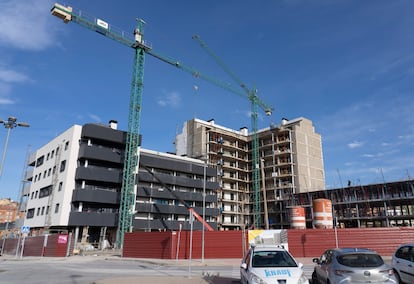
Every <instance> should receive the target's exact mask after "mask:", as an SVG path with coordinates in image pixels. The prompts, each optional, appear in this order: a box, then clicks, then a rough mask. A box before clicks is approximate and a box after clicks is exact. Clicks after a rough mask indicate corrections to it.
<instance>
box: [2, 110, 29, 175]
mask: <svg viewBox="0 0 414 284" xmlns="http://www.w3.org/2000/svg"><path fill="white" fill-rule="evenodd" d="M0 123H3V124H4V127H5V128H7V136H6V143H4V148H3V156H2V158H1V164H0V177H1V175H2V173H3V166H4V160H5V159H6V152H7V144H9V137H10V130H11V129H13V128H15V127H17V126H22V127H29V126H30V125H29V124H28V123H26V122H17V118H16V117H14V116H10V117H9V118H8V119H7V120H2V119H1V120H0Z"/></svg>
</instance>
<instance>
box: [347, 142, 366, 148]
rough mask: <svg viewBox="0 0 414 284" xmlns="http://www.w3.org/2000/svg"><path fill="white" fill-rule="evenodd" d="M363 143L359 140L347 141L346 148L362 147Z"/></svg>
mask: <svg viewBox="0 0 414 284" xmlns="http://www.w3.org/2000/svg"><path fill="white" fill-rule="evenodd" d="M363 145H364V143H363V142H360V141H354V142H351V143H348V148H351V149H355V148H360V147H362V146H363Z"/></svg>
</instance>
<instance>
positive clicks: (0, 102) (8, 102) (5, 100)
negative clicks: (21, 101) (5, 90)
mask: <svg viewBox="0 0 414 284" xmlns="http://www.w3.org/2000/svg"><path fill="white" fill-rule="evenodd" d="M12 104H14V101H13V100H11V99H8V98H0V105H12Z"/></svg>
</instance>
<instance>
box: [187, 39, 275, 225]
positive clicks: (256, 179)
mask: <svg viewBox="0 0 414 284" xmlns="http://www.w3.org/2000/svg"><path fill="white" fill-rule="evenodd" d="M193 39H194V40H196V41H197V42H198V43H199V44H200V46H201V47H202V48H203V49H204V50H205V51H206V52H207V53H208V54H209V55H210V56H211V57H212V58H213V59H214V60H215V61H216V63H217V64H218V65H219V66H220V67H221V68H222V69H223V70H224V71H225V72H226V73H227V74H228V75H229V76H230V77H231V78H232V79H233V80H234V81H235V83H237V85H238V86H240V87H241V89H242V90H243V91H241V92H238V93H237V94H239V95H241V96H242V97H244V98H247V99H248V100H249V101H250V103H251V114H250V116H251V123H252V133H253V140H252V164H251V167H252V168H251V169H252V189H253V214H254V225H255V227H256V228H260V227H261V225H262V224H261V221H260V220H261V219H260V212H261V207H260V204H261V200H260V157H259V137H258V135H257V117H258V108H259V107H260V108H261V109H262V110H263V111H264V112H265V114H266V115H268V116H269V115H271V114H272V111H273V108H272V107H270V106H269V105H267V104H265V103H264V102H263V101H262V100H261V99H260V98H259V97H258V96H257V90H256V89H254V88H252V89H249V88H248V87H247V86H246V84H244V83H243V82H242V81H241V80H240V79H239V78H238V77H237V76H236V75H235V74H234V73H233V72H232V71H231V70H230V68H229V67H228V66H227V65H226V64H225V63H224V62H223V61H222V60H221V59H220V58H219V57H218V56H217V54H216V53H214V51H213V50H212V49H210V48H209V47H208V46H207V44H206V43H205V42H204V41H203V40H202V39H201V38H200V36H198V35H194V36H193ZM265 202H266V201H265Z"/></svg>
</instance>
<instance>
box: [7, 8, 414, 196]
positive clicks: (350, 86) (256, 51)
mask: <svg viewBox="0 0 414 284" xmlns="http://www.w3.org/2000/svg"><path fill="white" fill-rule="evenodd" d="M53 3H54V2H53V1H49V0H25V1H18V0H3V1H1V2H0V10H1V11H2V13H1V15H0V54H1V55H2V56H0V118H2V119H7V117H8V116H15V117H17V118H18V121H20V122H28V123H30V125H31V127H30V128H20V127H17V128H14V129H12V132H11V135H10V140H9V147H8V149H7V156H6V161H5V165H4V169H3V174H2V176H1V178H0V197H1V198H2V197H5V198H6V197H10V198H12V199H17V198H18V196H19V192H20V189H21V182H20V181H21V179H22V176H23V172H24V164H25V158H26V156H27V154H28V153H29V152H30V151H34V150H36V149H37V148H39V147H41V146H43V145H44V144H46V143H47V142H48V141H50V140H51V139H53V138H54V137H56V135H58V134H60V133H62V132H63V131H65V130H66V129H68V128H69V127H70V126H72V125H73V124H80V125H82V124H85V123H90V122H98V123H105V124H106V123H107V122H108V121H109V120H111V119H116V120H118V122H119V129H122V130H126V129H127V118H128V103H129V95H130V86H131V77H132V63H133V54H134V51H133V49H131V48H128V47H125V46H123V45H121V44H119V43H117V42H115V41H112V40H110V39H108V38H105V37H103V36H101V35H99V34H97V33H94V32H91V31H89V30H87V29H85V28H83V27H81V26H79V25H77V24H75V23H69V24H64V23H63V22H62V21H61V20H60V19H58V18H56V17H53V16H51V15H50V9H51V7H52V5H53ZM252 3H254V4H252ZM62 4H65V5H70V6H73V7H74V9H75V10H82V11H84V12H86V13H88V14H90V15H93V16H96V17H98V18H100V19H103V20H105V21H106V22H108V23H109V24H111V25H113V26H116V27H119V28H120V29H122V30H124V31H126V32H132V30H133V29H134V28H135V26H136V21H135V19H136V18H142V19H144V20H145V21H146V25H145V39H146V40H147V41H149V42H150V43H151V44H152V47H153V50H154V51H156V52H158V53H160V54H162V55H164V56H167V57H172V58H175V59H177V60H179V61H181V62H183V63H185V64H186V65H188V66H192V67H193V68H194V69H195V70H198V71H199V72H201V73H204V74H206V75H209V76H212V77H214V78H217V79H218V80H220V81H223V82H226V83H227V82H229V83H233V82H232V80H231V79H230V78H229V77H228V76H227V75H226V74H225V73H224V72H223V71H222V70H221V69H220V67H219V66H218V65H217V64H215V62H214V61H213V60H212V59H211V58H210V57H209V56H208V55H207V53H206V52H205V51H204V50H203V49H202V48H201V47H200V46H199V45H198V44H197V43H196V42H195V41H194V40H192V35H194V34H198V35H200V36H201V38H202V39H203V40H204V41H205V42H206V43H207V44H208V45H209V47H210V48H211V49H212V50H214V51H215V52H216V53H217V54H218V55H219V57H220V58H221V59H222V60H223V61H224V62H225V63H226V64H227V65H228V66H229V67H230V69H231V70H232V71H233V72H234V73H235V74H236V75H237V76H238V77H239V78H240V79H241V80H242V81H243V82H245V83H246V84H247V85H248V86H250V87H255V88H257V89H258V94H259V96H260V97H261V98H262V100H263V101H265V102H266V103H267V104H269V105H272V106H273V107H274V109H275V111H274V113H273V115H272V116H271V117H270V118H269V117H266V116H264V114H262V113H261V115H260V116H259V128H260V129H261V128H265V127H267V126H269V124H270V123H276V124H277V123H280V121H281V118H283V117H286V118H288V119H293V118H297V117H301V116H302V117H306V118H308V119H310V120H312V121H313V123H314V126H315V130H316V132H318V133H320V134H321V135H322V143H323V155H324V163H325V177H326V185H327V188H336V187H340V186H342V185H346V184H347V181H348V180H350V181H351V182H352V183H353V184H370V183H381V182H383V181H395V180H401V179H407V178H411V177H412V176H413V175H414V151H413V148H414V147H413V144H414V131H413V130H414V116H413V114H412V112H413V109H414V99H413V89H414V83H413V82H414V81H413V79H414V78H413V77H414V54H413V51H412V50H413V43H414V32H413V31H414V18H413V17H412V11H413V9H414V2H413V1H410V0H402V1H399V0H394V1H383V0H378V1H377V0H376V1H374V0H367V1H360V0H347V1H342V0H336V1H330V0H314V1H308V0H285V1H283V0H280V1H270V0H269V1H266V0H263V1H256V2H252V1H240V0H237V1H236V0H228V1H220V0H211V1H189V0H188V1H168V0H159V1H156V0H151V1H150V0H143V1H132V0H126V1H117V2H115V1H102V0H99V1H98V0H89V1H79V0H74V1H67V2H62ZM145 60H146V61H145V77H144V84H145V85H144V94H143V106H142V114H141V133H142V134H143V147H145V148H148V149H152V150H157V151H162V152H166V151H174V145H173V143H172V142H173V140H174V137H175V134H176V133H177V132H180V131H181V128H182V125H183V123H184V122H185V121H186V120H189V119H192V118H194V117H197V118H200V119H204V120H209V119H212V118H214V119H215V121H216V123H217V124H220V125H223V126H226V127H230V128H234V129H239V128H240V127H244V126H247V127H250V118H249V111H250V104H249V102H248V100H247V99H244V98H242V97H239V96H237V95H234V94H233V93H229V92H228V91H226V90H224V89H221V88H218V87H216V86H214V85H212V84H210V83H207V82H203V81H200V80H199V79H196V78H194V77H192V76H190V75H189V74H188V73H186V72H183V71H182V70H179V69H176V68H174V67H171V66H169V65H167V64H165V63H164V62H161V61H160V60H158V59H155V58H153V57H151V56H146V59H145ZM194 86H197V88H195V87H194ZM6 133H7V130H6V129H4V128H0V147H1V149H3V147H4V143H5V138H6Z"/></svg>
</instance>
